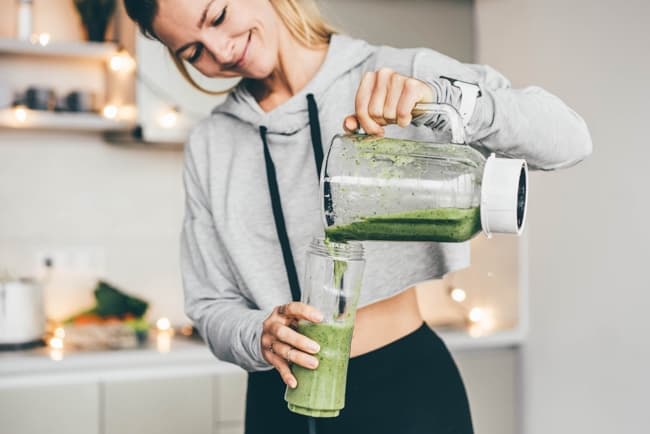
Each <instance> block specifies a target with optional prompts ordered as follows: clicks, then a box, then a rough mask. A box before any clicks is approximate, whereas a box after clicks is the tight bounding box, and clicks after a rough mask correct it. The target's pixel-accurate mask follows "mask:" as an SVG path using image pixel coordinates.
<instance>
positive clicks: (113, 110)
mask: <svg viewBox="0 0 650 434" xmlns="http://www.w3.org/2000/svg"><path fill="white" fill-rule="evenodd" d="M117 112H118V109H117V106H115V105H112V104H109V105H107V106H105V107H104V110H103V111H102V114H103V115H104V117H105V118H107V119H115V118H116V117H117Z"/></svg>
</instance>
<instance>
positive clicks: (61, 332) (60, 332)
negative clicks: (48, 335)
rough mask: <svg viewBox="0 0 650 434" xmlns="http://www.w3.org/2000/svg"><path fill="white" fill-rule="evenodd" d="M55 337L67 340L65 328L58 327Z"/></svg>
mask: <svg viewBox="0 0 650 434" xmlns="http://www.w3.org/2000/svg"><path fill="white" fill-rule="evenodd" d="M54 336H55V337H57V338H59V339H63V338H65V329H64V328H63V327H57V328H56V329H55V330H54Z"/></svg>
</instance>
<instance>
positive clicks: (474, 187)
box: [321, 103, 528, 242]
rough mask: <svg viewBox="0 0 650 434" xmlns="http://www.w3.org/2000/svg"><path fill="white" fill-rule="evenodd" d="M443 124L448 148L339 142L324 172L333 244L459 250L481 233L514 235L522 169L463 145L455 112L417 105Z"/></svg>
mask: <svg viewBox="0 0 650 434" xmlns="http://www.w3.org/2000/svg"><path fill="white" fill-rule="evenodd" d="M423 112H428V113H436V114H439V115H440V116H444V117H446V118H447V120H448V124H449V126H450V128H451V133H452V139H451V143H432V142H420V141H412V140H403V139H391V138H386V137H376V136H369V135H363V134H346V135H337V136H335V137H334V139H333V140H332V144H331V146H330V149H329V151H328V153H327V157H326V160H325V164H324V165H323V170H322V171H321V193H322V196H323V208H322V211H323V220H324V224H325V228H326V230H325V233H326V235H327V237H328V238H329V239H330V240H333V241H338V242H345V241H348V240H383V241H438V242H462V241H466V240H469V239H470V238H472V237H473V236H474V235H476V234H477V233H478V232H479V231H480V230H481V229H482V230H483V231H484V232H485V234H486V235H487V236H488V237H489V236H491V234H492V233H511V234H517V235H519V234H520V233H521V231H522V230H523V226H524V222H525V216H526V200H527V194H528V193H527V192H528V188H527V183H528V176H527V175H528V173H527V170H528V169H527V165H526V162H525V161H524V160H520V159H508V158H497V157H495V156H494V154H492V155H491V156H490V157H489V158H487V159H486V158H485V157H484V156H483V154H481V153H480V152H478V151H477V150H475V149H474V148H472V147H471V146H468V145H466V144H465V130H464V128H463V125H462V121H461V117H460V115H459V114H458V112H457V111H456V109H454V108H453V107H452V106H449V105H446V104H436V103H419V104H416V106H415V110H414V114H417V113H423Z"/></svg>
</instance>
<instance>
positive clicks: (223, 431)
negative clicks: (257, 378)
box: [213, 371, 248, 434]
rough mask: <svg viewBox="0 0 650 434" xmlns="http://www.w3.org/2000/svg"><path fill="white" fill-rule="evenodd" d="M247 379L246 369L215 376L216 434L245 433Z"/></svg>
mask: <svg viewBox="0 0 650 434" xmlns="http://www.w3.org/2000/svg"><path fill="white" fill-rule="evenodd" d="M247 381H248V376H247V374H246V372H244V371H237V372H232V373H228V374H223V375H219V376H215V377H214V385H213V387H214V395H213V396H214V397H215V401H216V402H215V407H214V408H215V413H214V415H215V423H216V425H215V426H216V432H215V434H243V432H244V414H245V411H246V385H247Z"/></svg>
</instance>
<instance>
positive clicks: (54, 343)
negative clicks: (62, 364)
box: [49, 337, 63, 350]
mask: <svg viewBox="0 0 650 434" xmlns="http://www.w3.org/2000/svg"><path fill="white" fill-rule="evenodd" d="M49 346H50V348H52V349H55V350H62V349H63V339H61V338H57V337H53V338H51V339H50V342H49Z"/></svg>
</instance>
